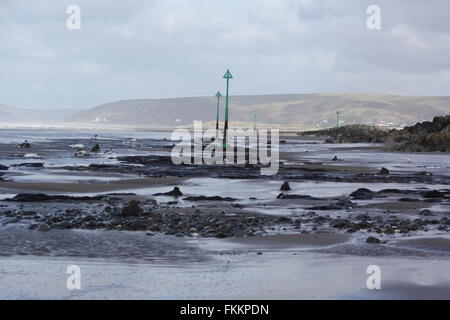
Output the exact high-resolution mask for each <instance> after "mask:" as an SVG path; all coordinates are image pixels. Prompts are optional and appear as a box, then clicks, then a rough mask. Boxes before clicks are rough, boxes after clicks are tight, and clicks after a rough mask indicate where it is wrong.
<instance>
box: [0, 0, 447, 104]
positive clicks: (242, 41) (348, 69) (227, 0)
mask: <svg viewBox="0 0 450 320" xmlns="http://www.w3.org/2000/svg"><path fill="white" fill-rule="evenodd" d="M71 4H76V5H79V7H80V8H81V29H80V30H68V29H67V27H66V20H67V18H68V17H69V15H68V14H67V13H66V9H67V7H68V6H69V5H71ZM371 4H376V5H378V6H379V7H380V8H381V23H382V29H381V30H369V29H368V28H367V27H366V20H367V17H368V14H367V13H366V10H367V7H368V6H369V5H371ZM449 13H450V1H448V0H430V1H423V0H387V1H381V0H371V1H365V0H345V1H342V0H149V1H143V0H127V1H119V0H117V1H112V0H96V1H93V0H71V1H66V0H33V1H29V0H0V85H1V87H0V104H7V105H11V106H17V107H29V108H88V107H94V106H96V105H99V104H103V103H107V102H112V101H116V100H121V99H134V98H166V97H181V96H207V95H214V94H215V93H216V92H217V90H219V89H220V90H221V91H224V84H225V83H224V80H223V79H222V76H223V74H224V73H225V71H226V69H227V68H229V69H230V71H231V72H232V73H233V75H234V77H235V79H234V80H232V83H231V85H232V86H231V92H232V94H270V93H322V92H324V93H335V92H337V93H393V94H405V95H447V96H448V95H450V18H449V16H448V15H449Z"/></svg>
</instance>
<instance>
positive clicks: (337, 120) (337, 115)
mask: <svg viewBox="0 0 450 320" xmlns="http://www.w3.org/2000/svg"><path fill="white" fill-rule="evenodd" d="M340 114H341V112H340V111H337V112H336V128H338V129H339V116H340Z"/></svg>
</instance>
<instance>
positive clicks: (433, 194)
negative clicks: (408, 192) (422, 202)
mask: <svg viewBox="0 0 450 320" xmlns="http://www.w3.org/2000/svg"><path fill="white" fill-rule="evenodd" d="M423 197H424V198H443V197H444V194H443V193H442V192H440V191H438V190H433V191H428V192H425V194H424V195H423Z"/></svg>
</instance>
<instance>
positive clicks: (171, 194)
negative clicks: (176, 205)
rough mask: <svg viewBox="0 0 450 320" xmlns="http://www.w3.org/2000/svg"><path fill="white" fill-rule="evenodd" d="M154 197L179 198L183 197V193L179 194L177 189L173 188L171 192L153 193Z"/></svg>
mask: <svg viewBox="0 0 450 320" xmlns="http://www.w3.org/2000/svg"><path fill="white" fill-rule="evenodd" d="M154 196H171V197H181V196H183V193H182V192H181V190H180V188H179V187H174V188H173V190H172V191H169V192H163V193H155V194H154Z"/></svg>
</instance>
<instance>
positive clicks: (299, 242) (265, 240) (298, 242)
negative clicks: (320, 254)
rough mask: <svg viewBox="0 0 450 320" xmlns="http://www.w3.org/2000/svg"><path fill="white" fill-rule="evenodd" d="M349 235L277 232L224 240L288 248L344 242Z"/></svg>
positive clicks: (267, 247) (251, 245) (234, 242)
mask: <svg viewBox="0 0 450 320" xmlns="http://www.w3.org/2000/svg"><path fill="white" fill-rule="evenodd" d="M349 239H350V236H349V235H346V234H340V233H310V234H278V235H265V236H261V237H238V238H231V239H228V240H226V241H227V242H230V243H232V244H235V245H239V246H244V247H252V248H255V249H283V248H285V249H289V248H301V247H316V246H329V245H334V244H338V243H343V242H346V241H348V240H349Z"/></svg>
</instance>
